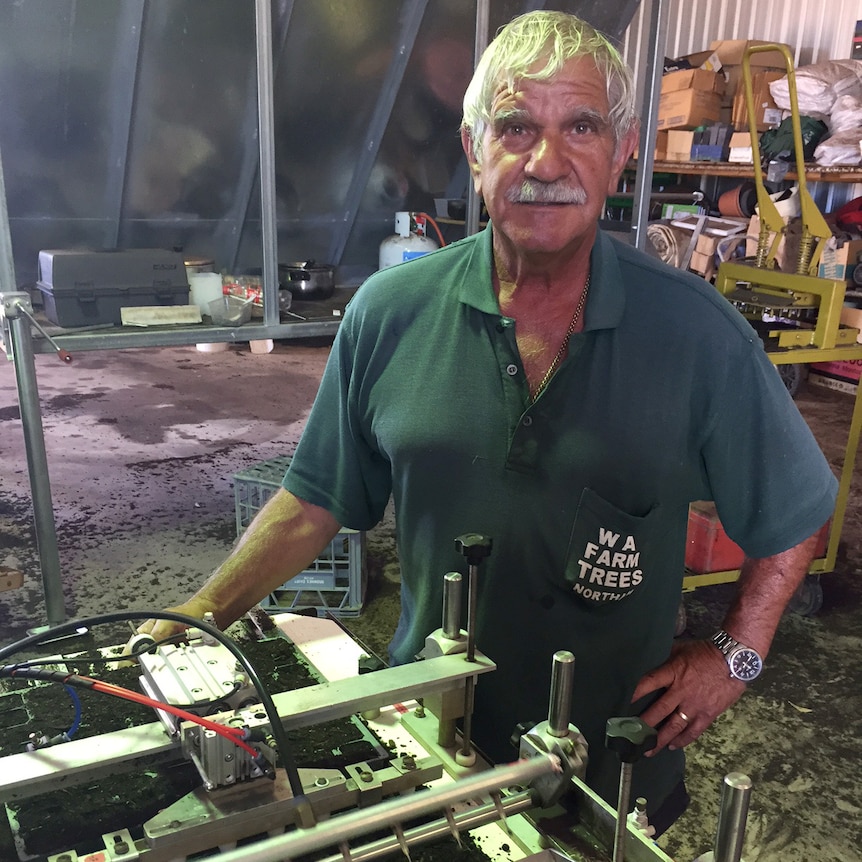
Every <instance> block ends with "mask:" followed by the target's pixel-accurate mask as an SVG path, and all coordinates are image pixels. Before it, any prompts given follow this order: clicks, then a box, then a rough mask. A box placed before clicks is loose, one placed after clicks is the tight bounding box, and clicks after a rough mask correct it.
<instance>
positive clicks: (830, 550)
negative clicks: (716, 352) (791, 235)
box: [683, 44, 862, 614]
mask: <svg viewBox="0 0 862 862" xmlns="http://www.w3.org/2000/svg"><path fill="white" fill-rule="evenodd" d="M768 51H778V52H779V53H781V54H782V56H783V57H784V61H785V66H786V68H787V81H788V90H789V95H790V105H791V118H792V124H793V143H794V150H795V156H796V175H797V182H798V187H799V203H800V216H801V223H802V224H801V231H802V233H801V239H800V243H799V252H798V255H797V258H796V266H795V271H794V272H786V271H782V270H780V269H778V268H777V265H776V253H777V251H778V246H779V243H780V242H781V240H782V238H783V237H784V236H785V231H786V225H785V222H784V219H783V218H782V216H781V215H780V213H779V212H778V209H777V207H776V205H775V202H774V201H773V200H772V198H771V197H770V196H769V192H768V191H767V189H766V187H765V185H764V182H763V173H762V171H761V168H760V164H761V162H760V143H759V140H758V133H757V123H756V120H755V114H754V105H753V100H754V97H753V88H752V83H751V65H750V58H751V55H752V54H755V53H764V52H768ZM742 74H743V85H744V87H745V96H746V106H747V109H748V122H749V128H750V130H751V148H752V156H753V161H754V182H755V186H756V190H757V206H758V210H759V217H760V232H759V236H758V245H757V252H756V254H755V256H754V257H753V258H752V259H746V260H741V261H739V260H736V261H726V262H722V263H721V264H720V265H719V268H718V272H717V274H716V278H715V286H716V288H718V290H719V291H720V292H721V293H722V294H723V295H724V296H725V297H726V298H727V299H728V300H729V301H730V302H732V303H733V304H734V305H736V306H737V308H739V310H740V312H741V313H742V314H743V315H744V316H745V317H747V318H748V319H749V320H751V321H752V325H754V326H755V328H756V329H758V331H759V332H760V335H761V337H762V338H763V339H764V342H765V347H766V351H767V354H768V355H769V358H770V360H771V361H772V363H773V364H774V365H775V366H776V368H777V369H778V371H779V373H781V375H782V378H784V379H785V383H787V384H788V388H791V387H790V384H789V383H788V379H790V378H792V379H797V380H798V378H799V376H800V375H789V374H788V373H787V371H788V370H790V369H794V368H796V369H801V368H802V367H803V366H804V365H807V364H809V363H812V362H827V361H832V360H839V359H846V360H858V359H862V344H860V343H857V337H858V335H859V330H858V329H854V328H852V327H847V326H841V309H842V307H843V305H844V294H845V288H846V283H845V282H844V281H843V280H837V279H828V278H819V277H818V276H817V271H818V264H819V262H820V257H821V255H822V252H823V248H824V246H825V244H826V240H827V239H828V238H829V237H830V236H831V235H832V232H831V230H830V228H829V225H828V224H827V223H826V220H825V219H824V218H823V215H822V214H821V213H820V211H819V209H818V208H817V205H816V204H815V203H814V201H813V199H812V198H811V195H810V194H809V192H808V188H807V186H806V182H805V163H804V155H803V147H802V131H801V125H800V121H799V107H798V102H797V95H796V77H795V73H794V69H793V59H792V57H791V56H790V54H789V52H788V50H787V48H786V47H785V46H783V45H776V44H763V45H754V46H750V47H748V48H747V49H746V52H745V54H744V56H743V61H742ZM791 391H792V389H791ZM860 435H862V385H860V386H858V387H857V394H856V397H855V402H854V407H853V415H852V418H851V422H850V429H849V431H848V437H847V446H846V449H845V452H844V461H843V464H842V467H841V475H840V477H839V485H838V496H837V499H836V503H835V511H834V513H833V516H832V520H831V523H830V525H829V540H828V545H827V548H826V553H825V555H824V556H822V557H820V558H818V559H815V560H814V561H813V562H812V564H811V567H810V569H809V573H810V574H809V577H808V578H807V579H806V581H805V582H804V583H803V585H802V587H801V588H800V591H799V594H798V595H797V597H796V600H795V602H794V604H795V606H796V609H797V610H798V611H799V612H800V613H803V614H811V613H816V611H817V610H819V608H820V605H821V604H822V599H823V592H822V587H821V585H820V582H819V575H820V574H822V573H824V572H831V571H832V570H833V568H834V566H835V562H836V559H837V555H838V544H839V542H840V539H841V530H842V527H843V523H844V516H845V513H846V510H847V500H848V497H849V494H850V486H851V484H852V480H853V468H854V465H855V460H856V451H857V448H858V446H859V440H860ZM738 576H739V570H730V571H720V572H719V571H717V572H708V573H704V574H695V573H692V572H688V573H687V576H686V577H685V579H684V581H683V586H684V589H686V590H692V589H695V588H697V587H702V586H707V585H709V584H719V583H727V582H730V581H734V580H736V579H737V577H738Z"/></svg>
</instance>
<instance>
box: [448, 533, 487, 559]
mask: <svg viewBox="0 0 862 862" xmlns="http://www.w3.org/2000/svg"><path fill="white" fill-rule="evenodd" d="M493 544H494V540H493V539H492V538H491V537H490V536H483V535H482V534H481V533H465V534H464V535H463V536H458V538H457V539H455V550H456V551H457V552H458V553H459V554H461V555H462V556H463V557H466V559H467V563H468V564H469V565H471V566H477V565H479V563H481V562H482V560H484V559H485V557H487V556H489V555H490V553H491V547H492V546H493Z"/></svg>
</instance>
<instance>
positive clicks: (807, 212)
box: [715, 44, 858, 350]
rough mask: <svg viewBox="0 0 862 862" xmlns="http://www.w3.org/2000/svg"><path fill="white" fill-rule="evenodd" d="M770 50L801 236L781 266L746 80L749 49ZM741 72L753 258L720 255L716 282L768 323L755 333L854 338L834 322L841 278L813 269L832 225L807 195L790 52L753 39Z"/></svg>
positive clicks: (817, 343)
mask: <svg viewBox="0 0 862 862" xmlns="http://www.w3.org/2000/svg"><path fill="white" fill-rule="evenodd" d="M774 51H777V52H779V53H781V55H782V56H783V57H784V62H785V66H786V68H787V81H788V88H789V93H790V104H791V117H792V125H793V142H794V151H795V156H796V176H797V183H798V188H799V205H800V214H801V236H800V238H799V249H798V254H797V256H796V267H795V271H793V272H783V271H780V270H778V269H777V268H776V263H775V259H776V253H777V251H778V247H779V243H780V242H781V241H782V239H783V238H784V237H785V234H786V224H785V221H784V219H783V218H782V217H781V215H780V213H779V211H778V209H777V207H776V205H775V202H774V201H773V200H772V198H771V197H770V195H769V193H768V191H767V189H766V186H765V185H764V182H763V175H762V172H761V171H760V170H759V165H760V142H759V140H758V133H757V122H756V119H755V113H754V105H753V95H752V84H751V55H752V54H756V53H764V52H774ZM742 73H743V84H744V86H745V93H746V104H747V108H748V122H749V128H750V129H751V130H752V132H751V147H752V155H753V161H754V164H755V171H754V182H755V187H756V192H757V208H758V212H759V216H760V233H759V236H758V244H757V252H756V254H755V256H754V258H753V259H749V260H744V261H725V262H722V263H721V264H720V265H719V268H718V273H717V275H716V278H715V286H716V288H718V290H719V291H720V292H721V293H722V294H723V295H724V296H725V297H727V299H728V300H730V301H731V302H733V303H734V304H735V305H736V306H737V307H738V308H739V309H740V311H741V312H742V313H743V314H744V315H745V316H746V317H748V318H749V319H750V320H752V321H754V322H755V323H771V324H772V325H771V326H766V327H765V331H764V332H762V333H761V334H762V335H764V336H765V338H766V339H767V343H768V344H769V343H772V344H774V345H775V346H777V347H778V348H782V349H783V348H793V347H813V348H819V349H826V350H828V349H831V348H834V347H839V346H842V345H853V344H855V343H856V336H857V335H858V330H856V329H853V328H850V327H842V326H841V325H840V318H841V308H842V306H843V304H844V291H845V282H844V280H843V279H827V278H819V277H818V276H817V271H818V270H817V265H818V263H819V261H820V257H821V254H822V252H823V247H824V245H825V243H826V240H827V239H828V238H829V237H830V236H832V231H831V229H830V228H829V225H828V224H827V223H826V220H825V219H824V218H823V215H822V214H821V213H820V211H819V209H818V208H817V205H816V204H815V203H814V201H813V199H812V198H811V195H810V194H809V192H808V187H807V185H806V182H805V162H804V155H803V146H802V132H801V126H800V121H799V108H798V101H797V96H796V76H795V73H794V69H793V58H792V57H791V56H790V53H789V52H788V50H787V48H786V47H785V46H783V45H777V44H761V45H751V46H749V47H748V48H747V49H746V51H745V54H744V56H743V61H742Z"/></svg>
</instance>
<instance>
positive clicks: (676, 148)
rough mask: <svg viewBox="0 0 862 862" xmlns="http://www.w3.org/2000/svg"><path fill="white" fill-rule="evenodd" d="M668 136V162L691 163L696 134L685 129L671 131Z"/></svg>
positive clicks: (667, 132) (667, 133) (666, 133)
mask: <svg viewBox="0 0 862 862" xmlns="http://www.w3.org/2000/svg"><path fill="white" fill-rule="evenodd" d="M665 135H667V160H668V161H669V162H688V161H691V148H692V145H693V144H694V132H690V131H685V130H683V129H669V130H668V131H666V132H665Z"/></svg>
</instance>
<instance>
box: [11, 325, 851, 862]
mask: <svg viewBox="0 0 862 862" xmlns="http://www.w3.org/2000/svg"><path fill="white" fill-rule="evenodd" d="M327 354H328V343H327V342H325V341H321V342H317V343H315V342H298V343H288V342H282V343H277V344H276V349H275V350H274V351H273V352H272V353H270V354H266V355H253V354H251V353H250V352H249V350H248V347H247V345H237V346H233V347H231V349H229V350H228V351H226V352H221V353H203V352H199V351H198V350H196V349H195V348H194V347H188V348H165V349H137V350H126V351H105V352H92V353H81V354H79V355H77V356H75V360H74V362H73V364H72V365H71V366H66V365H63V364H62V363H60V362H58V361H57V360H56V359H55V358H54V357H52V356H39V357H37V359H36V364H37V376H38V382H39V389H40V395H41V401H42V409H43V422H44V428H45V439H46V447H47V451H48V461H49V472H50V479H51V486H52V492H53V498H54V504H55V505H54V508H55V518H56V524H57V533H58V541H59V546H60V559H61V567H62V576H63V589H64V594H65V603H66V609H67V613H68V615H69V617H70V618H71V617H86V616H90V615H93V614H98V613H103V612H106V611H114V610H122V609H148V608H150V609H152V608H162V607H164V606H166V605H170V604H172V603H175V602H178V601H180V600H182V599H183V598H184V597H185V596H187V595H188V594H189V593H190V592H191V591H192V590H193V589H194V588H195V586H196V585H197V584H198V583H200V581H201V580H202V579H203V578H204V577H205V576H206V574H208V573H209V571H211V569H212V568H213V567H214V566H215V565H217V563H218V562H219V561H220V560H221V559H222V558H223V557H224V556H225V554H226V553H227V552H228V550H229V549H230V547H231V544H232V542H233V540H234V538H235V520H234V496H233V495H234V491H233V487H232V477H233V476H234V474H235V473H237V472H239V471H242V470H245V469H247V468H248V467H250V466H252V465H254V464H256V463H258V462H260V461H263V460H266V459H269V458H272V457H275V456H278V455H283V454H288V453H290V452H292V451H293V448H294V446H295V444H296V441H297V439H298V437H299V435H300V433H301V430H302V427H303V423H304V420H305V418H306V416H307V413H308V409H309V407H310V404H311V401H312V399H313V397H314V393H315V391H316V387H317V384H318V381H319V377H320V374H321V371H322V368H323V364H324V362H325V360H326V356H327ZM797 400H798V403H799V405H800V408H801V409H802V411H803V413H804V414H805V416H806V418H807V419H808V420H809V423H810V424H811V426H812V428H813V429H814V431H815V433H816V434H817V436H818V439H819V440H820V442H821V445H822V446H823V447H824V450H825V451H826V453H827V456H828V457H829V458H830V461H831V462H832V463H833V465H834V466H835V469H836V471H837V470H838V469H840V464H841V460H842V457H843V447H844V439H845V437H846V433H847V429H848V427H849V421H850V410H851V407H852V399H851V398H850V396H848V395H844V394H840V393H835V392H830V391H826V390H822V389H815V388H813V387H809V388H808V389H807V390H806V391H805V392H804V393H803V394H802V395H801V396H800V397H799V398H798V399H797ZM0 429H2V435H0V574H2V571H3V567H6V568H7V569H14V570H20V571H22V572H23V573H24V575H25V583H24V586H23V587H22V588H20V589H16V590H11V591H8V592H5V593H0V642H2V643H7V642H10V641H12V640H14V639H16V638H18V637H20V636H22V635H23V634H24V633H25V631H26V630H27V629H28V628H30V627H33V626H35V625H40V624H42V623H44V622H45V611H44V604H43V600H42V595H43V594H42V587H41V583H40V577H39V567H38V556H37V552H36V548H35V540H34V532H33V528H32V512H31V506H30V496H29V494H30V492H29V482H28V476H27V468H26V459H25V454H24V445H23V434H22V428H21V422H20V415H19V410H18V406H17V395H16V387H15V377H14V370H13V367H12V366H11V365H10V364H8V363H7V364H6V365H5V366H3V367H0ZM857 496H858V491H855V492H854V494H852V495H851V500H850V506H849V509H848V516H847V523H846V526H845V530H844V537H843V538H844V543H843V547H842V551H841V554H840V557H839V564H838V567H837V570H836V571H835V572H834V573H830V574H828V575H825V576H824V577H823V579H822V585H823V589H824V603H823V607H822V609H821V611H820V612H819V613H818V614H817V615H816V616H813V617H802V616H799V615H794V614H788V615H785V618H784V619H783V621H782V623H781V626H780V629H779V633H778V636H777V639H776V643H775V646H774V648H773V651H772V653H771V655H770V657H769V662H768V669H767V671H766V672H765V674H764V676H763V677H762V678H761V680H759V681H758V682H757V683H756V684H755V685H754V686H752V688H751V690H750V691H749V692H748V693H747V694H746V695H745V696H744V697H743V699H742V700H741V701H740V702H739V704H737V705H736V706H735V707H734V708H733V709H731V710H730V711H729V712H728V713H727V714H725V715H724V716H723V717H721V718H720V719H719V720H718V721H717V722H716V723H715V725H714V726H713V727H712V728H710V730H709V731H708V732H707V733H706V734H704V736H703V737H702V738H701V739H700V740H699V741H698V742H697V743H695V744H694V745H693V746H691V747H690V748H689V783H690V790H691V792H692V795H693V797H694V801H693V804H692V806H691V808H690V810H689V812H688V813H687V814H686V815H685V816H684V817H683V818H682V819H681V820H680V821H679V822H678V823H677V824H676V825H675V826H674V827H673V828H672V829H671V830H670V832H669V833H668V834H667V835H666V836H665V837H664V838H663V839H662V841H661V844H662V846H663V847H664V848H665V849H666V851H667V852H668V853H669V854H670V855H672V856H673V857H674V858H675V859H677V860H691V859H693V858H694V857H696V856H697V855H699V854H700V853H702V852H704V851H706V850H708V849H710V848H711V845H712V840H713V835H714V828H715V822H716V813H717V808H718V796H719V788H720V782H721V779H722V777H723V776H724V774H726V773H728V772H731V771H743V772H746V773H748V774H750V775H751V776H752V778H753V779H754V784H755V790H754V795H753V800H752V808H751V815H750V818H749V830H748V845H747V849H746V853H745V858H746V859H747V860H748V862H772V860H779V859H780V860H782V862H803V860H804V862H813V860H823V862H825V861H826V860H836V862H837V860H841V862H851V860H854V862H855V860H858V859H859V858H860V851H859V847H860V846H862V816H860V815H862V803H860V802H859V794H858V790H857V787H858V776H859V773H860V765H862V753H860V752H862V745H860V736H862V718H860V716H862V684H860V669H859V666H860V662H859V655H860V648H862V636H860V631H862V629H860V620H862V609H860V606H862V545H860V542H859V535H860V531H862V513H860V503H859V502H858V501H857ZM368 540H369V567H368V568H369V581H368V592H367V596H366V605H365V610H364V611H363V613H362V615H361V616H360V617H359V618H358V619H356V620H350V621H348V625H350V626H351V627H352V628H353V629H354V630H355V631H356V632H357V633H358V635H359V636H360V638H361V639H362V640H363V641H364V642H366V643H367V644H368V645H369V646H370V647H371V648H373V649H375V650H378V651H381V652H382V651H383V650H384V649H385V643H386V641H387V640H388V637H389V634H390V633H391V630H392V626H393V625H394V615H395V611H396V609H397V601H398V587H397V580H398V577H397V560H396V558H395V554H394V540H393V525H392V522H391V520H390V519H387V521H386V522H385V523H384V524H383V525H381V526H380V527H379V528H377V529H375V530H374V531H372V532H371V533H370V534H369V536H368ZM731 590H732V586H730V585H719V586H715V587H708V588H704V589H700V590H697V591H696V592H694V593H690V594H688V595H687V596H686V607H687V620H688V623H687V631H686V633H685V634H686V635H690V636H696V637H703V636H706V635H708V634H710V633H711V632H712V631H713V630H714V629H715V628H716V626H717V624H718V622H720V620H721V618H722V615H723V612H724V608H725V607H726V605H727V602H728V600H729V596H730V592H731Z"/></svg>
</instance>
